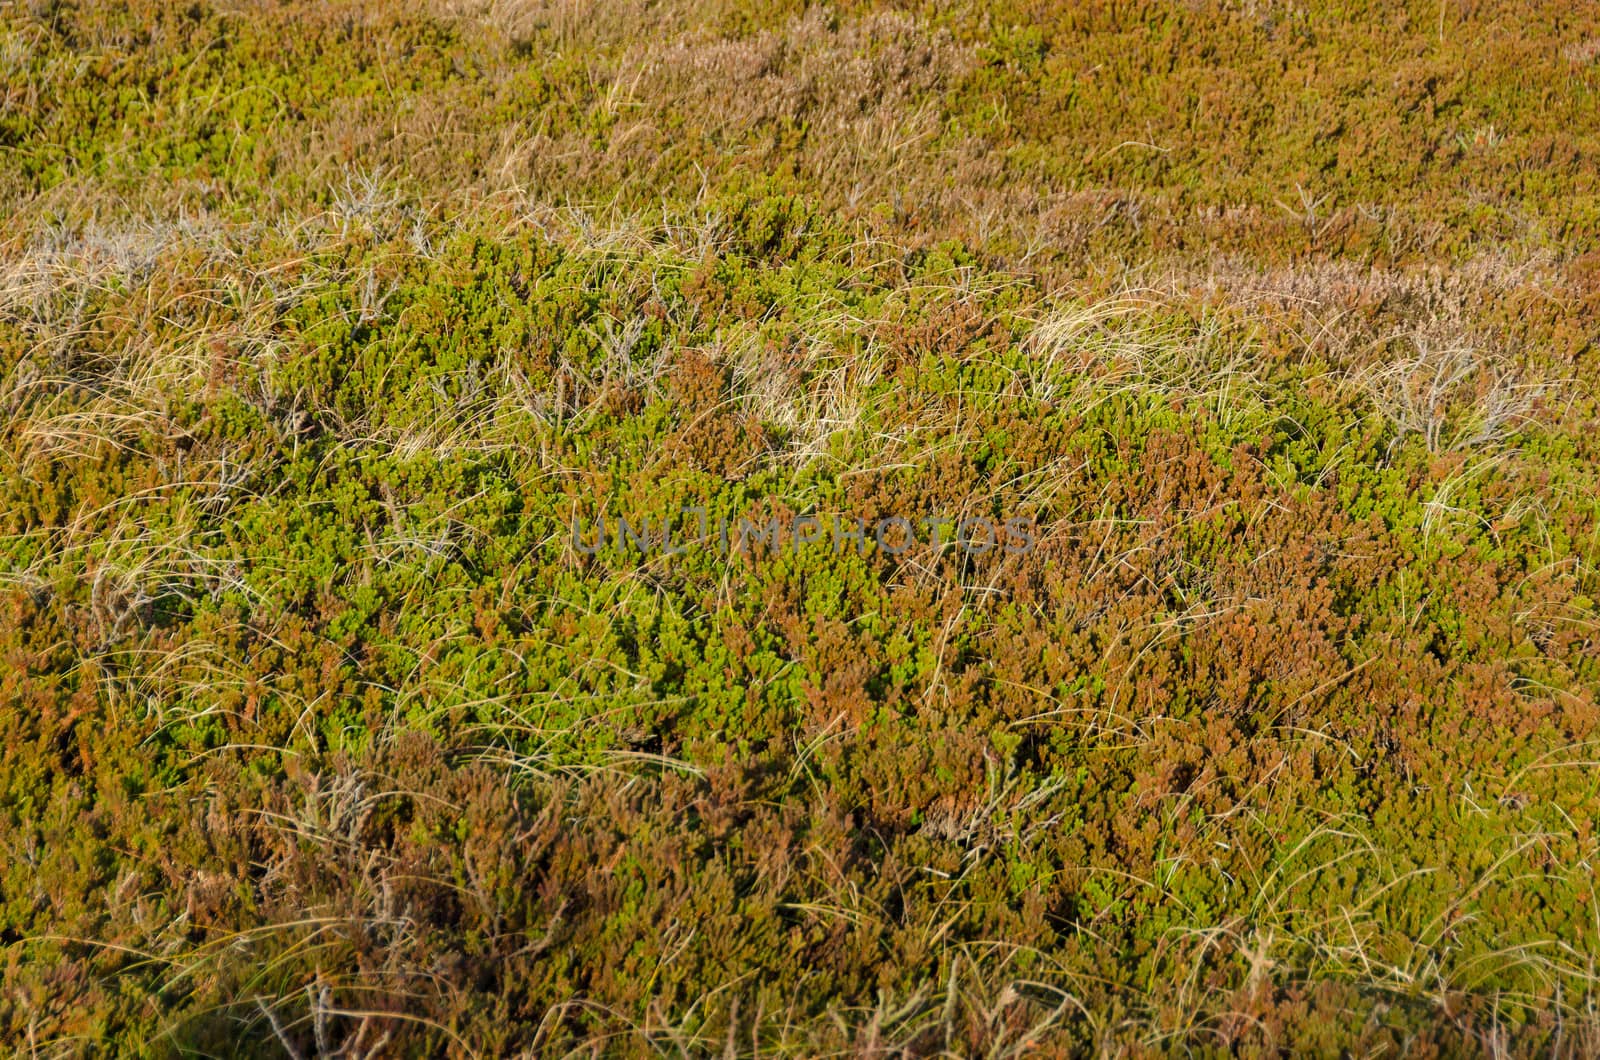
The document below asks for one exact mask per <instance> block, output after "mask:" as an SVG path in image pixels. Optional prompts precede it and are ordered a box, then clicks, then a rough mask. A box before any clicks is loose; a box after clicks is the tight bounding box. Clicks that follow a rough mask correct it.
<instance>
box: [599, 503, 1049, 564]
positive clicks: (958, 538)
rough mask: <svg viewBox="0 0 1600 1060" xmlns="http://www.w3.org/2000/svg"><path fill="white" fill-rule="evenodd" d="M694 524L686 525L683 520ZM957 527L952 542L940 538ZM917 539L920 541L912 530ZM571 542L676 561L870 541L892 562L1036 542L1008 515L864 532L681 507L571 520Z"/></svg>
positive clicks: (813, 518) (891, 520)
mask: <svg viewBox="0 0 1600 1060" xmlns="http://www.w3.org/2000/svg"><path fill="white" fill-rule="evenodd" d="M691 516H692V517H693V519H692V520H691V519H690V518H689V517H691ZM952 526H953V527H955V529H956V534H955V536H954V538H953V539H950V538H948V537H947V536H946V532H947V531H948V530H949V528H951V527H952ZM919 527H920V528H921V529H922V531H923V535H922V536H921V537H919V536H918V532H917V530H918V528H919ZM569 528H570V536H569V539H568V540H569V542H570V544H571V547H572V550H573V552H575V553H577V554H578V555H582V556H593V555H596V554H599V553H601V552H604V551H606V550H607V548H608V546H609V548H610V550H611V551H614V552H632V553H637V554H639V555H643V556H681V555H684V554H686V553H688V552H691V551H695V550H699V549H711V550H714V551H716V552H718V553H720V554H721V555H728V554H729V553H730V552H748V551H749V550H750V549H751V548H752V547H754V546H756V545H760V546H762V547H763V549H764V550H767V551H781V550H784V549H804V548H807V547H809V546H812V545H815V544H818V543H819V542H824V541H827V542H829V543H830V544H831V548H832V551H833V552H835V553H840V552H845V551H853V552H855V553H856V554H857V555H865V554H866V553H867V552H868V550H869V545H868V542H869V541H870V542H873V543H875V544H876V546H877V549H878V551H879V552H882V553H884V554H886V555H890V556H898V555H901V554H902V553H904V552H906V551H907V550H909V549H911V548H913V547H915V546H917V545H918V544H926V545H929V546H931V547H932V548H933V549H935V550H936V551H937V550H938V549H940V548H941V547H943V546H944V545H946V544H950V545H953V546H954V547H955V548H956V549H958V550H959V551H961V552H962V553H964V554H966V555H969V556H977V555H983V554H984V553H987V552H991V551H994V550H996V549H1000V550H1003V551H1004V553H1005V554H1006V555H1012V556H1020V555H1025V554H1027V553H1029V552H1031V551H1033V549H1034V547H1035V545H1036V544H1037V542H1038V536H1037V527H1036V525H1035V522H1034V519H1033V517H1032V516H1011V517H1009V518H1006V519H1004V520H1001V521H1000V522H998V523H997V522H996V521H995V520H993V519H990V518H989V517H987V516H976V517H972V518H966V517H960V518H956V517H949V516H921V517H918V518H913V517H911V516H905V515H886V516H883V517H881V518H879V519H877V520H876V521H875V522H874V523H872V524H871V526H870V527H869V525H868V523H867V521H866V520H865V519H863V518H861V517H859V516H847V515H816V514H800V515H795V516H793V517H792V518H790V519H787V520H784V519H780V518H777V517H770V518H768V519H766V520H764V521H763V520H753V519H751V518H750V517H748V516H738V517H736V518H732V519H730V518H729V517H728V516H726V515H722V516H719V517H718V518H717V519H716V520H715V522H713V521H712V520H711V519H710V517H709V514H708V511H707V509H706V508H704V507H690V508H680V509H679V510H678V511H677V512H676V513H674V514H673V515H667V516H654V515H648V514H646V515H640V516H636V517H631V518H630V517H628V516H625V515H614V516H609V517H608V516H607V515H606V513H605V512H604V511H602V512H600V513H598V514H596V515H595V516H594V517H592V518H589V519H586V518H584V517H582V516H580V515H578V514H576V513H575V514H574V515H573V516H572V518H571V520H570V522H569Z"/></svg>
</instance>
